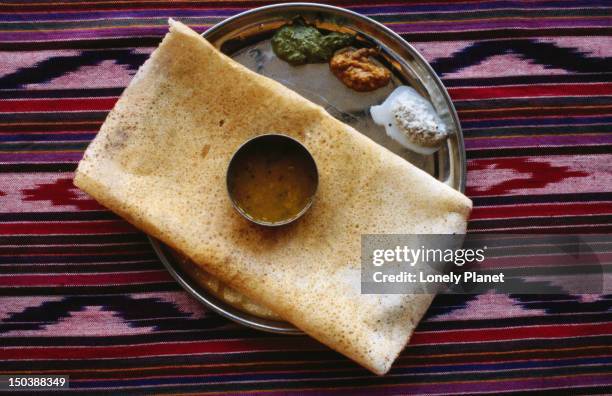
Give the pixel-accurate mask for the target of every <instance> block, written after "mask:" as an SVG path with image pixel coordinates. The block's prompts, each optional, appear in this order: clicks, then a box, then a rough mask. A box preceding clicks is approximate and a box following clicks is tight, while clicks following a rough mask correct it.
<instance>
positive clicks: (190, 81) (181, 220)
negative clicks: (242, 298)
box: [74, 20, 471, 374]
mask: <svg viewBox="0 0 612 396" xmlns="http://www.w3.org/2000/svg"><path fill="white" fill-rule="evenodd" d="M270 132H282V133H284V134H287V135H290V136H292V137H294V138H296V139H298V140H299V141H300V142H302V143H303V144H304V145H305V146H306V147H307V148H308V149H309V150H310V152H311V153H312V155H313V157H314V158H315V161H316V163H317V166H318V169H319V190H318V192H317V196H316V201H315V204H314V205H313V207H312V208H311V209H310V211H309V213H307V214H306V215H305V216H304V217H303V218H302V219H300V220H299V221H297V222H295V223H292V224H291V225H288V226H285V227H279V228H263V227H261V226H257V225H254V224H252V223H250V222H248V221H247V220H245V219H244V218H242V217H241V216H240V215H239V214H238V213H237V212H236V211H235V210H234V208H233V207H232V205H231V203H230V200H229V198H228V196H227V193H226V189H225V174H226V170H227V165H228V162H229V160H230V157H231V155H232V154H233V153H234V151H235V150H236V149H237V148H238V147H239V146H240V145H241V144H242V143H243V142H244V141H246V140H247V139H249V138H252V137H254V136H256V135H260V134H264V133H270ZM74 183H75V185H76V186H78V187H79V188H81V189H83V190H84V191H86V192H88V193H89V194H90V195H91V196H93V197H94V198H95V199H96V200H98V201H99V202H100V203H101V204H103V205H105V206H106V207H108V208H110V209H111V210H113V211H115V212H116V213H118V214H119V215H121V216H123V217H124V218H126V219H127V220H128V221H129V222H131V223H132V224H134V225H135V226H136V227H138V228H140V229H141V230H143V231H145V232H146V233H149V234H151V235H153V236H154V237H155V238H158V239H160V240H161V241H163V242H164V243H166V244H168V245H170V246H171V247H173V248H174V249H176V250H178V251H180V252H181V253H182V254H184V255H186V256H188V257H189V258H190V259H191V260H193V261H194V262H195V263H197V264H198V265H200V266H202V268H204V269H205V270H206V271H207V272H209V273H211V274H213V275H214V276H216V277H218V278H219V279H220V280H221V281H223V282H225V283H226V284H228V285H230V286H231V287H233V288H235V289H236V290H238V291H240V292H242V293H244V294H245V295H246V296H248V297H249V298H251V299H252V300H254V301H255V302H257V303H260V304H262V305H263V306H265V307H268V308H269V309H271V310H272V311H274V312H275V313H277V314H278V315H279V316H281V317H282V318H284V319H286V320H288V321H290V322H291V323H293V324H294V325H295V326H297V327H298V328H300V329H302V330H303V331H304V332H306V333H307V334H309V335H311V336H312V337H314V338H316V339H317V340H319V341H320V342H322V343H324V344H326V345H328V346H329V347H331V348H333V349H335V350H337V351H339V352H341V353H343V354H345V355H346V356H348V357H350V358H351V359H353V360H355V361H356V362H358V363H360V364H362V365H363V366H365V367H366V368H368V369H370V370H371V371H373V372H374V373H377V374H384V373H386V372H387V371H388V370H389V368H390V367H391V364H392V362H393V361H394V359H395V358H396V357H397V355H398V354H399V353H400V351H401V350H402V349H403V348H404V346H405V345H406V343H407V342H408V340H409V338H410V335H411V334H412V332H413V330H414V328H415V326H416V324H417V323H418V321H419V320H420V318H421V317H422V316H423V314H424V313H425V311H426V309H427V307H428V306H429V304H430V302H431V300H432V298H433V296H431V295H362V294H361V293H360V275H359V274H360V272H359V271H360V257H359V256H360V236H361V234H416V233H464V232H465V230H466V222H467V217H468V215H469V212H470V209H471V201H470V200H469V199H468V198H466V197H465V196H464V195H462V194H461V193H459V192H457V191H455V190H453V189H452V188H450V187H449V186H447V185H445V184H443V183H441V182H439V181H437V180H436V179H434V178H433V177H431V176H430V175H428V174H427V173H425V172H423V171H421V170H420V169H418V168H416V167H415V166H413V165H411V164H410V163H408V162H406V161H405V160H403V159H402V158H400V157H399V156H397V155H395V154H393V153H391V152H390V151H388V150H387V149H385V148H384V147H382V146H380V145H378V144H376V143H374V142H373V141H371V140H370V139H369V138H367V137H365V136H363V135H362V134H360V133H359V132H357V131H356V130H354V129H353V128H351V127H350V126H348V125H345V124H343V123H342V122H340V121H338V120H336V119H335V118H333V117H332V116H330V115H329V114H328V113H327V112H325V110H324V109H323V108H322V107H320V106H318V105H315V104H314V103H311V102H310V101H308V100H306V99H304V98H303V97H301V96H300V95H298V94H297V93H295V92H293V91H292V90H290V89H288V88H286V87H284V86H283V85H281V84H280V83H277V82H275V81H273V80H271V79H269V78H266V77H263V76H260V75H258V74H256V73H254V72H252V71H249V70H248V69H246V68H245V67H243V66H241V65H240V64H238V63H236V62H234V61H233V60H231V59H230V58H228V57H226V56H225V55H223V54H221V53H220V52H219V51H217V50H216V49H215V48H214V47H213V46H212V45H211V44H210V43H208V42H207V41H206V40H205V39H204V38H202V37H201V36H199V35H198V34H197V33H196V32H194V31H193V30H191V29H189V28H188V27H186V26H185V25H183V24H181V23H179V22H175V21H172V20H171V21H170V32H169V33H168V34H167V35H166V36H165V38H164V39H163V41H162V42H161V44H160V45H159V47H158V48H157V49H156V50H155V51H154V52H153V53H152V55H151V57H150V58H149V59H148V60H147V61H146V62H145V64H144V65H143V66H142V67H141V68H140V69H139V70H138V72H137V73H136V75H135V76H134V78H133V80H132V82H131V83H130V85H129V86H128V87H127V89H126V90H125V91H124V93H123V94H122V95H121V97H120V99H119V101H118V102H117V103H116V105H115V107H114V109H113V110H112V111H111V112H110V113H109V115H108V117H107V119H106V121H105V122H104V124H103V125H102V127H101V129H100V132H99V133H98V135H97V136H96V138H95V139H94V140H93V142H92V143H91V144H90V146H89V147H88V149H87V151H86V152H85V155H84V157H83V160H82V161H81V162H80V163H79V166H78V169H77V172H76V176H75V181H74Z"/></svg>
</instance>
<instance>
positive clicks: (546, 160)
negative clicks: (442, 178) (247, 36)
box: [0, 0, 612, 395]
mask: <svg viewBox="0 0 612 396" xmlns="http://www.w3.org/2000/svg"><path fill="white" fill-rule="evenodd" d="M334 3H335V4H337V5H341V6H345V7H348V8H350V9H352V10H355V11H357V12H360V13H362V14H365V15H368V16H370V17H372V18H374V19H376V20H378V21H380V22H383V23H385V24H386V25H387V26H389V27H390V28H392V29H393V30H395V31H396V32H398V33H400V34H401V35H402V36H403V37H404V38H405V39H406V40H408V41H409V42H410V43H412V44H413V45H415V46H416V47H417V48H418V49H419V50H420V51H421V52H422V54H423V55H424V56H425V58H427V60H428V61H429V62H430V63H431V65H432V66H433V68H434V69H435V70H436V71H437V72H438V74H439V75H440V76H441V77H442V79H443V80H444V83H445V84H446V86H447V87H448V89H449V92H450V94H451V96H452V97H453V99H454V102H455V105H456V106H457V109H458V111H459V115H460V118H461V123H462V126H463V130H464V133H465V137H466V148H467V157H468V185H467V194H468V195H469V196H470V197H471V198H472V199H473V200H474V204H475V209H474V212H473V215H472V219H471V221H470V226H469V229H470V231H471V232H490V231H496V232H504V231H514V232H521V233H529V232H534V231H543V232H547V231H565V232H567V231H574V232H612V222H611V220H612V133H611V132H612V117H611V114H612V97H611V96H610V95H611V94H612V83H611V76H612V40H611V38H610V36H611V35H612V17H611V15H612V13H611V10H610V7H611V6H612V2H610V1H609V0H594V1H582V0H554V1H519V0H516V1H515V0H506V1H471V0H462V1H456V2H455V1H452V2H451V1H444V0H431V1H427V0H418V1H417V2H414V3H410V4H408V3H407V2H395V3H380V4H376V3H375V2H364V3H360V2H357V1H352V0H341V1H336V2H334ZM263 4H264V2H259V1H220V2H213V1H202V2H199V1H179V2H174V3H171V2H167V1H163V0H142V1H140V0H138V1H124V0H115V1H111V0H97V1H92V2H84V1H83V2H78V1H73V0H25V1H20V2H18V1H17V0H13V1H7V2H2V3H0V374H11V373H20V374H26V373H29V374H65V375H70V385H71V391H81V392H83V393H87V394H91V393H92V392H93V391H109V390H112V391H115V392H120V393H125V392H129V393H146V394H149V393H152V392H168V393H180V392H198V393H200V392H211V393H215V392H220V393H227V392H254V391H266V392H281V393H284V392H291V391H296V392H297V391H299V392H300V393H302V394H308V393H321V392H324V393H338V394H350V395H354V394H370V393H385V394H399V393H427V394H438V393H453V394H455V393H461V392H465V393H468V394H474V393H477V392H484V393H486V392H491V393H503V392H509V391H530V390H539V391H542V392H545V391H546V392H550V393H551V394H559V393H561V392H560V390H563V391H564V392H569V388H572V389H571V392H572V393H574V394H577V393H606V392H612V388H610V386H611V385H612V369H611V364H612V313H611V301H612V300H611V298H612V296H609V295H608V296H605V295H604V296H602V295H578V296H576V295H563V296H533V295H532V296H524V295H495V294H483V295H478V296H447V297H444V298H437V299H436V301H435V303H434V304H433V306H432V307H431V309H430V310H429V312H428V314H427V317H426V319H425V320H424V321H423V322H422V323H421V325H420V326H419V328H418V330H417V332H416V334H415V335H414V337H413V339H412V341H411V342H410V345H409V346H408V348H407V349H406V350H405V351H404V352H403V353H402V355H401V356H400V358H399V359H398V360H397V362H396V364H395V366H394V368H393V370H392V371H391V372H390V373H389V375H387V376H385V377H375V376H373V375H371V374H369V373H368V372H366V371H365V370H364V369H362V368H360V367H358V366H357V365H356V364H354V363H352V362H350V361H349V360H348V359H346V358H344V357H342V356H340V355H339V354H337V353H334V352H332V351H330V350H328V349H327V348H324V347H322V346H321V345H319V344H318V343H317V342H315V341H312V340H311V339H309V338H307V337H286V336H276V335H270V334H265V333H259V332H256V331H252V330H248V329H246V328H243V327H240V326H238V325H235V324H232V323H230V322H229V321H227V320H225V319H223V318H221V317H219V316H218V315H216V314H213V313H211V312H209V311H207V310H206V309H204V308H203V307H202V306H201V305H200V304H198V303H197V302H196V301H194V300H193V299H192V298H190V297H189V296H188V295H187V294H186V293H185V292H183V291H182V290H181V288H180V287H179V286H178V285H177V284H176V283H175V282H174V281H173V280H172V279H171V278H170V276H169V275H168V273H167V272H166V271H165V270H164V269H163V267H162V266H161V264H160V263H159V261H158V260H157V259H156V257H155V255H154V254H153V252H152V250H151V247H150V246H149V244H148V243H147V240H146V239H145V237H144V235H143V234H142V233H140V232H138V231H136V230H135V229H134V228H132V227H131V226H130V225H128V224H127V223H126V222H125V221H123V220H121V219H120V218H118V217H117V216H115V215H114V214H112V213H110V212H108V211H107V210H105V209H104V208H103V207H100V206H99V205H98V204H97V203H96V202H94V201H93V200H91V199H90V198H88V197H87V196H86V195H84V194H83V193H81V192H80V191H79V190H77V189H76V188H75V187H73V185H72V181H71V180H72V174H73V173H72V172H73V171H74V169H75V166H76V164H77V162H78V160H79V159H80V158H81V156H82V154H83V150H84V149H85V147H86V146H87V144H88V142H89V141H90V140H91V139H92V138H93V137H94V136H95V134H96V131H97V130H98V128H99V127H100V124H101V123H102V121H103V120H104V118H105V116H106V114H107V112H108V111H109V110H110V109H111V108H112V106H113V104H114V102H115V101H116V99H117V97H118V95H119V94H120V93H121V91H122V90H123V88H124V87H125V86H126V84H128V82H129V81H130V78H131V77H132V76H133V74H134V72H135V71H136V69H137V68H138V66H139V65H140V64H142V63H143V61H144V60H145V59H146V58H147V56H148V54H149V53H150V52H151V51H152V49H153V48H154V47H155V46H156V45H157V43H158V42H159V40H160V39H161V37H162V35H163V34H164V33H165V32H166V30H167V27H166V19H167V18H168V17H174V18H176V19H179V20H181V21H183V22H185V23H187V24H189V25H190V26H192V27H194V28H195V29H196V30H199V31H203V30H205V29H206V28H208V27H210V26H211V25H213V24H215V23H217V22H219V21H221V20H223V19H224V18H226V17H228V16H231V15H234V14H236V13H238V12H240V11H243V10H245V9H249V8H252V7H255V6H259V5H263Z"/></svg>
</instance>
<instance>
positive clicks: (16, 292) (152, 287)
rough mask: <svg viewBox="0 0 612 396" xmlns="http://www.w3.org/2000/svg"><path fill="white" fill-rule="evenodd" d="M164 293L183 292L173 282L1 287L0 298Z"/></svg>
mask: <svg viewBox="0 0 612 396" xmlns="http://www.w3.org/2000/svg"><path fill="white" fill-rule="evenodd" d="M164 291H183V289H182V288H181V287H180V286H179V284H178V283H176V282H173V281H168V282H158V283H147V284H142V285H137V284H130V285H118V286H115V285H107V286H106V285H102V286H62V287H57V286H41V287H35V286H34V287H32V286H25V287H3V288H1V289H0V296H2V297H9V296H74V295H79V296H82V295H98V294H105V295H114V294H127V293H155V292H164Z"/></svg>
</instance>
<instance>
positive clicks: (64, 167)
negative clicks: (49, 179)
mask: <svg viewBox="0 0 612 396" xmlns="http://www.w3.org/2000/svg"><path fill="white" fill-rule="evenodd" d="M76 168H77V163H76V162H53V163H46V164H45V163H31V164H0V173H33V172H74V171H75V170H76Z"/></svg>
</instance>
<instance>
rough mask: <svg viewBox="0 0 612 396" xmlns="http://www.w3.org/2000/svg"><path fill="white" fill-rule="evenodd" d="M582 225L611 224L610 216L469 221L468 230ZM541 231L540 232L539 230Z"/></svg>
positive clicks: (611, 218) (611, 217) (611, 216)
mask: <svg viewBox="0 0 612 396" xmlns="http://www.w3.org/2000/svg"><path fill="white" fill-rule="evenodd" d="M583 224H612V215H593V216H563V217H551V216H548V217H523V218H511V219H494V220H470V221H469V223H468V228H469V229H482V228H501V227H529V226H542V227H544V226H552V225H567V226H571V225H583ZM541 231H542V230H541Z"/></svg>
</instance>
